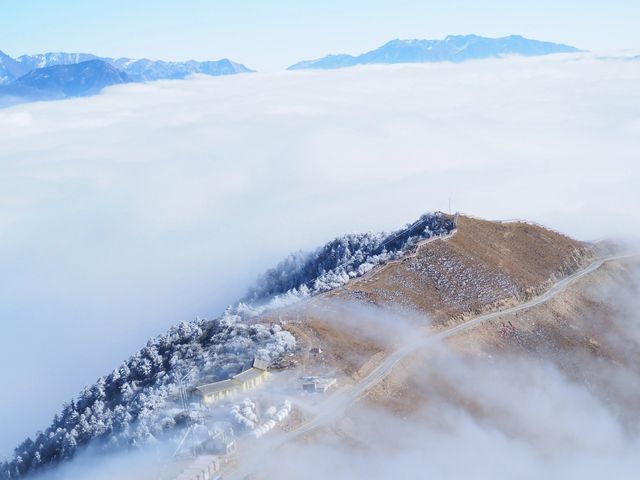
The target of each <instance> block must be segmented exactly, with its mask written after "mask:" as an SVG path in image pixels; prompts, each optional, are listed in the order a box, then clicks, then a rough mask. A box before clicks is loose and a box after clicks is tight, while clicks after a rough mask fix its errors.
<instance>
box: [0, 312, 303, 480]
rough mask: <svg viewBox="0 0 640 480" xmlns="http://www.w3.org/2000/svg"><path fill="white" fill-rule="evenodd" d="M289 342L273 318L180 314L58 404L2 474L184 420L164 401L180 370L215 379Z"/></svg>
mask: <svg viewBox="0 0 640 480" xmlns="http://www.w3.org/2000/svg"><path fill="white" fill-rule="evenodd" d="M293 348H295V339H294V338H293V337H292V336H291V334H290V333H289V332H286V331H283V330H282V329H281V328H280V327H279V326H277V325H274V326H267V325H261V324H254V325H251V324H248V323H246V322H244V321H242V319H241V318H240V317H239V316H236V315H225V316H223V317H221V318H219V319H217V320H213V321H206V320H199V321H196V322H189V323H188V322H183V323H181V324H179V325H177V326H175V327H172V328H171V329H170V330H169V331H168V332H167V333H166V334H164V335H160V336H158V337H156V338H154V339H151V340H149V342H148V343H147V345H146V346H145V347H144V348H142V349H141V350H140V351H138V352H136V353H135V354H134V355H132V356H131V357H130V358H129V359H128V360H127V361H126V362H124V363H123V364H122V365H121V366H120V367H119V368H117V369H115V370H114V371H113V372H111V373H110V374H109V375H106V376H104V377H100V378H99V379H98V380H97V381H96V382H95V383H94V384H93V385H91V386H88V387H86V388H84V389H83V390H82V391H81V393H80V394H79V395H78V397H77V398H75V399H72V400H71V401H70V402H68V403H66V404H65V405H63V407H62V410H61V412H60V413H59V414H57V415H55V416H54V419H53V421H52V422H51V425H50V426H49V428H47V429H46V430H45V431H44V432H39V433H38V434H37V435H36V437H35V440H32V439H31V438H28V439H26V440H25V441H24V442H22V443H21V444H20V445H19V446H18V447H17V448H16V449H15V451H14V457H13V458H12V459H11V460H10V461H6V462H3V463H0V478H2V479H12V478H19V477H22V476H24V475H26V474H28V473H30V472H34V471H37V470H41V469H42V468H44V467H47V466H52V465H55V464H57V463H59V462H61V461H64V460H67V459H70V458H72V457H73V456H74V455H76V454H77V452H78V451H79V450H80V449H82V448H84V447H86V446H87V445H89V443H92V444H93V445H96V446H98V447H99V448H102V449H104V450H109V449H114V448H123V447H124V448H135V447H138V446H141V445H144V444H146V443H148V442H149V441H153V440H154V439H156V438H158V437H160V436H162V435H165V434H166V433H167V432H169V431H170V430H171V429H173V428H175V427H176V426H177V425H183V424H184V418H178V417H176V416H174V415H172V414H171V413H167V412H170V410H168V409H167V408H166V407H167V403H168V401H169V400H170V399H172V398H173V397H175V396H176V393H177V390H176V384H177V379H178V378H181V377H182V376H184V375H185V372H192V375H191V376H190V377H187V379H186V380H185V381H186V383H187V387H190V386H195V384H196V382H197V380H198V379H199V378H201V377H202V376H203V375H206V376H207V378H208V379H209V380H211V381H214V380H221V379H224V378H227V377H228V376H229V375H230V374H233V373H237V372H235V371H230V370H229V366H230V365H236V366H237V365H239V364H240V365H243V364H244V365H248V364H250V362H251V360H253V358H256V357H257V358H262V359H264V360H267V361H271V360H274V359H275V358H277V357H278V356H279V355H282V354H283V353H284V352H286V351H289V350H292V349H293Z"/></svg>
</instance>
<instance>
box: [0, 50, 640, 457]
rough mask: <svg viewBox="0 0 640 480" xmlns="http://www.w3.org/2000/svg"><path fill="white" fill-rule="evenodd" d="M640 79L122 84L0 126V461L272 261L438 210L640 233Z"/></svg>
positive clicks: (482, 73) (591, 72)
mask: <svg viewBox="0 0 640 480" xmlns="http://www.w3.org/2000/svg"><path fill="white" fill-rule="evenodd" d="M639 81H640V62H631V61H616V60H609V61H602V60H596V59H594V58H592V57H589V56H585V57H575V56H572V57H571V56H570V57H563V56H555V57H548V58H538V59H517V58H514V59H509V60H495V61H494V60H488V61H480V62H469V63H465V64H459V65H454V64H432V65H406V66H389V67H363V68H353V69H348V70H341V71H330V72H281V73H273V74H252V75H242V76H236V77H226V78H223V77H219V78H209V77H201V78H194V79H191V80H187V81H176V82H157V83H153V84H148V85H127V86H122V87H115V88H111V89H108V90H107V91H106V92H105V93H104V94H102V95H100V96H97V97H93V98H87V99H77V100H68V101H63V102H53V103H42V104H30V105H22V106H19V107H14V108H11V109H5V110H0V164H1V165H2V169H1V170H0V271H1V272H2V273H1V274H0V318H2V320H3V335H2V340H3V342H2V343H3V345H2V348H1V349H0V365H1V366H0V373H1V374H2V377H3V379H4V381H5V384H7V385H11V388H10V389H6V390H5V391H4V392H3V395H2V398H1V399H0V424H1V425H3V433H2V435H1V436H0V454H2V453H8V451H9V449H10V448H11V447H12V446H14V445H15V444H16V443H17V441H18V440H21V439H22V438H23V437H24V436H25V435H27V434H32V433H33V431H34V430H35V429H36V428H39V427H40V428H41V427H44V426H45V425H46V424H47V423H48V421H49V420H50V417H51V416H52V415H53V413H54V412H55V411H56V410H57V408H58V406H59V405H60V403H61V402H62V401H63V400H66V399H68V398H69V397H70V396H71V395H73V394H75V393H76V392H77V391H78V390H79V387H80V386H81V385H82V384H84V383H88V382H90V381H93V380H94V379H95V377H97V376H98V375H99V374H102V373H105V372H107V371H109V370H110V369H111V368H113V367H115V366H116V365H117V364H118V363H119V362H120V361H121V360H122V359H123V358H125V357H126V356H128V354H129V353H131V352H132V351H133V350H135V349H136V348H138V347H139V346H141V344H143V342H144V341H145V339H146V338H147V337H148V336H150V335H152V334H156V333H159V332H161V331H162V330H163V329H164V328H165V327H166V326H168V325H170V324H172V323H174V322H175V321H177V320H180V319H183V318H192V317H194V316H195V315H198V314H199V315H203V316H207V315H212V314H214V313H216V312H218V311H219V310H220V309H221V308H222V307H223V306H224V305H225V304H226V303H228V302H231V301H233V300H234V299H235V298H236V297H237V296H238V295H239V294H240V293H242V292H243V291H244V288H245V287H246V286H247V284H248V282H249V281H250V280H252V279H253V278H254V276H255V275H256V274H257V273H258V272H259V271H261V270H262V269H264V268H265V267H267V266H269V265H270V264H272V263H273V262H274V261H276V260H278V259H279V258H280V257H282V256H283V255H286V254H287V253H289V251H291V250H293V249H298V248H308V247H311V246H314V245H316V244H319V243H321V242H323V241H325V240H327V239H329V238H331V237H332V236H334V235H337V234H340V233H343V232H348V231H362V230H369V229H374V230H376V229H390V228H394V227H397V226H398V224H399V223H403V222H405V221H410V220H412V219H414V218H416V217H417V216H418V215H419V214H420V213H422V212H424V211H427V210H434V209H441V210H446V209H447V208H448V207H447V205H448V198H449V197H451V198H452V202H453V208H454V209H460V210H462V211H464V212H468V213H471V214H474V215H478V216H484V217H490V218H511V217H524V218H528V219H532V220H536V221H540V222H543V223H546V224H548V225H551V226H553V227H555V228H557V229H560V230H563V231H566V232H568V233H570V234H573V235H575V236H578V237H580V238H584V239H593V238H598V237H602V236H607V235H621V236H622V235H635V234H637V229H638V225H640V213H639V211H638V209H637V206H638V205H639V200H640V193H639V191H638V187H637V186H638V185H640V166H639V163H638V161H637V157H638V153H637V152H638V151H640V115H639V114H638V112H640V95H639V94H638V88H637V86H638V83H639Z"/></svg>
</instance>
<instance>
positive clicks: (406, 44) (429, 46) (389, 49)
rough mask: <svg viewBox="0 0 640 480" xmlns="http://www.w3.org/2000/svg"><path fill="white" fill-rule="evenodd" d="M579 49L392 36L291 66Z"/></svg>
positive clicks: (512, 40) (520, 40) (506, 40)
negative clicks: (370, 46)
mask: <svg viewBox="0 0 640 480" xmlns="http://www.w3.org/2000/svg"><path fill="white" fill-rule="evenodd" d="M579 51H580V50H579V49H577V48H575V47H572V46H569V45H563V44H560V43H551V42H541V41H538V40H530V39H528V38H524V37H521V36H520V35H511V36H509V37H502V38H486V37H480V36H478V35H449V36H448V37H446V38H445V39H443V40H391V41H390V42H388V43H386V44H384V45H383V46H381V47H379V48H377V49H375V50H372V51H370V52H367V53H363V54H361V55H357V56H354V55H345V54H341V55H328V56H326V57H323V58H318V59H316V60H305V61H302V62H299V63H296V64H295V65H292V66H290V67H289V68H288V69H289V70H302V69H334V68H343V67H351V66H354V65H369V64H386V63H421V62H463V61H465V60H476V59H482V58H495V57H502V56H507V55H524V56H538V55H549V54H552V53H573V52H579Z"/></svg>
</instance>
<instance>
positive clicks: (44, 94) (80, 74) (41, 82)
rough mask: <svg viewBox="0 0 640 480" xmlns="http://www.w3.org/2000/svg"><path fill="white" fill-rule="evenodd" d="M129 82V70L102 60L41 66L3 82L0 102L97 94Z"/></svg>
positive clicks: (9, 102)
mask: <svg viewBox="0 0 640 480" xmlns="http://www.w3.org/2000/svg"><path fill="white" fill-rule="evenodd" d="M127 82H129V78H128V76H127V74H126V73H124V72H121V71H120V70H118V69H117V68H115V67H114V66H112V65H110V64H108V63H106V62H103V61H102V60H89V61H86V62H81V63H74V64H69V65H54V66H52V67H44V68H37V69H35V70H32V71H31V72H29V73H27V74H26V75H23V76H21V77H20V78H18V79H17V80H15V81H13V82H12V83H10V84H9V85H4V86H0V106H8V105H12V104H15V103H20V102H25V101H36V100H55V99H60V98H66V97H81V96H87V95H94V94H96V93H99V92H100V91H101V90H102V89H103V88H105V87H108V86H110V85H117V84H121V83H127Z"/></svg>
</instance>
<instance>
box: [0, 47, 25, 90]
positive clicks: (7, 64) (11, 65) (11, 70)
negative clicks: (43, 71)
mask: <svg viewBox="0 0 640 480" xmlns="http://www.w3.org/2000/svg"><path fill="white" fill-rule="evenodd" d="M29 70H30V68H28V67H27V66H25V65H24V64H22V63H20V62H19V61H17V60H15V59H13V58H11V57H10V56H9V55H7V54H6V53H4V52H3V51H1V50H0V85H6V84H8V83H10V82H12V81H13V80H15V79H16V78H18V77H21V76H22V75H24V74H26V73H28V72H29Z"/></svg>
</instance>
